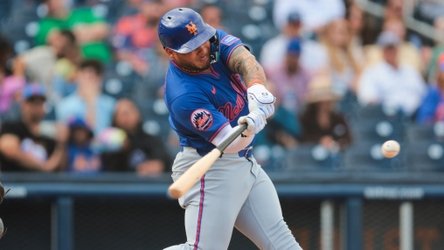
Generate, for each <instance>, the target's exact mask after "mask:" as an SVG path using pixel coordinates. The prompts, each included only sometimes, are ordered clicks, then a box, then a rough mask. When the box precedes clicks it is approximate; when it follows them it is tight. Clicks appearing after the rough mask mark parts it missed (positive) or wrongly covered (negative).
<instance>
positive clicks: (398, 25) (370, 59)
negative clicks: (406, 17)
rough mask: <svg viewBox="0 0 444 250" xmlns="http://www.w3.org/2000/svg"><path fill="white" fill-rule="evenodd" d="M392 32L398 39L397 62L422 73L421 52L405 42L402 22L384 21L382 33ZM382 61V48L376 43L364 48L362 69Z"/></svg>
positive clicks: (395, 20) (413, 45)
mask: <svg viewBox="0 0 444 250" xmlns="http://www.w3.org/2000/svg"><path fill="white" fill-rule="evenodd" d="M386 31H387V32H392V33H394V34H396V35H397V36H398V38H399V40H400V41H399V42H398V45H397V47H398V53H397V54H398V55H397V58H398V61H399V62H402V63H403V64H408V65H410V66H411V67H413V68H414V69H416V70H417V71H418V72H420V73H422V72H423V71H424V69H425V67H424V63H423V60H422V56H421V52H420V50H419V49H418V46H417V45H416V44H415V43H413V42H411V41H409V40H406V27H405V24H404V22H403V21H402V20H399V19H386V20H384V24H383V28H382V32H386ZM382 60H384V59H383V47H381V45H380V44H378V42H377V41H376V44H371V45H366V46H364V61H365V62H364V67H365V68H368V67H371V66H373V65H375V64H376V63H379V62H381V61H382Z"/></svg>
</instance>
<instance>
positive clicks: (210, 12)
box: [200, 3, 227, 30]
mask: <svg viewBox="0 0 444 250" xmlns="http://www.w3.org/2000/svg"><path fill="white" fill-rule="evenodd" d="M200 15H201V16H202V19H203V20H204V22H206V23H207V24H209V25H210V26H212V27H214V28H216V29H222V30H226V29H227V28H226V27H224V26H223V25H222V9H221V8H219V6H217V5H215V4H210V3H209V4H204V5H203V6H202V7H201V8H200Z"/></svg>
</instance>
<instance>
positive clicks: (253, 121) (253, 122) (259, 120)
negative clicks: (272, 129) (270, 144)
mask: <svg viewBox="0 0 444 250" xmlns="http://www.w3.org/2000/svg"><path fill="white" fill-rule="evenodd" d="M237 123H238V124H244V123H246V124H247V129H246V130H245V131H244V132H243V133H242V135H243V136H245V137H249V136H254V135H255V134H257V133H259V132H260V131H261V130H262V129H264V127H265V125H266V124H267V120H266V118H265V114H264V113H262V112H261V111H253V112H250V113H249V114H248V115H245V116H241V117H239V119H238V120H237Z"/></svg>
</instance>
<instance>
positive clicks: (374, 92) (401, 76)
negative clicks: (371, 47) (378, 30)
mask: <svg viewBox="0 0 444 250" xmlns="http://www.w3.org/2000/svg"><path fill="white" fill-rule="evenodd" d="M400 43H401V40H400V38H399V37H398V35H396V34H395V33H393V32H390V31H384V32H383V33H382V34H381V35H380V36H379V37H378V46H380V47H381V49H382V52H383V58H384V60H383V61H381V62H379V63H377V64H376V65H374V66H372V67H370V68H368V69H366V70H364V72H363V74H362V77H361V79H360V82H359V89H358V100H359V102H360V104H361V105H372V104H381V105H382V106H383V107H385V108H389V109H394V110H401V111H403V113H404V114H405V115H406V116H409V117H413V116H414V115H415V112H416V111H417V108H418V106H419V104H420V103H421V100H422V98H423V96H424V93H425V84H424V80H423V79H422V77H421V75H420V73H419V72H418V71H417V70H416V69H415V68H413V67H411V66H410V65H406V64H403V63H402V62H400V61H399V59H398V58H399V57H398V49H399V45H400Z"/></svg>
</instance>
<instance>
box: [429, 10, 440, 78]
mask: <svg viewBox="0 0 444 250" xmlns="http://www.w3.org/2000/svg"><path fill="white" fill-rule="evenodd" d="M434 27H435V35H436V41H437V43H436V45H435V47H434V48H433V50H432V55H431V57H432V58H431V59H430V60H429V62H428V65H427V79H429V81H433V80H434V79H436V75H435V74H436V72H437V70H436V66H437V65H438V58H439V56H440V55H441V54H442V53H444V16H441V17H437V18H436V19H435V21H434Z"/></svg>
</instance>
